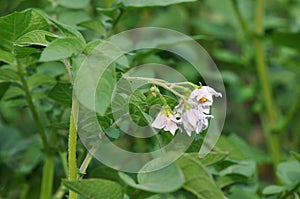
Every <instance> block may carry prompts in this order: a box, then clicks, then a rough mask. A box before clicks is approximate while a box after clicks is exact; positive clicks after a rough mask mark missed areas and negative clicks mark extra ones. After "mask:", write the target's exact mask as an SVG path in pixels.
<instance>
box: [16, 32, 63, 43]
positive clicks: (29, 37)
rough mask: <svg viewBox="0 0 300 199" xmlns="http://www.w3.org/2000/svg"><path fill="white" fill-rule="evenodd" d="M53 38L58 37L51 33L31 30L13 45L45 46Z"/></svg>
mask: <svg viewBox="0 0 300 199" xmlns="http://www.w3.org/2000/svg"><path fill="white" fill-rule="evenodd" d="M54 38H58V36H57V35H55V34H53V33H51V32H48V31H45V30H33V31H30V32H28V33H26V34H24V35H22V36H21V37H19V38H18V39H17V40H16V42H15V43H16V45H19V46H30V45H38V46H47V45H48V44H50V42H51V40H53V39H54Z"/></svg>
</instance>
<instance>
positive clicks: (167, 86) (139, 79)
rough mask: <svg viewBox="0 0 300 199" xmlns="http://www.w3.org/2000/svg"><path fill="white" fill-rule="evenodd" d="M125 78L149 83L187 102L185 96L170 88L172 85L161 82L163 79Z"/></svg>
mask: <svg viewBox="0 0 300 199" xmlns="http://www.w3.org/2000/svg"><path fill="white" fill-rule="evenodd" d="M124 78H125V79H128V80H138V81H144V82H148V83H151V84H154V85H157V86H160V87H162V88H164V89H166V90H168V91H170V92H172V93H173V94H174V95H176V96H177V97H180V98H181V99H184V100H186V98H187V97H186V96H183V95H181V94H180V93H178V92H177V91H175V90H174V89H172V88H170V86H169V85H172V83H169V82H165V81H164V80H161V79H156V78H147V77H124Z"/></svg>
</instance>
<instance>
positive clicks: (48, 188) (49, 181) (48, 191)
mask: <svg viewBox="0 0 300 199" xmlns="http://www.w3.org/2000/svg"><path fill="white" fill-rule="evenodd" d="M53 175H54V161H53V156H52V155H48V156H46V160H45V165H44V168H43V179H42V190H41V196H40V198H41V199H51V195H52V188H53Z"/></svg>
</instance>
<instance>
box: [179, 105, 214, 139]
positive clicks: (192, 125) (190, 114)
mask: <svg viewBox="0 0 300 199" xmlns="http://www.w3.org/2000/svg"><path fill="white" fill-rule="evenodd" d="M212 117H213V116H212V115H206V114H204V113H203V112H202V111H201V110H199V109H196V108H194V109H188V110H186V111H185V112H184V113H183V114H182V123H183V127H184V129H185V130H186V133H187V134H188V135H189V136H191V133H192V131H195V132H196V134H198V133H200V132H202V131H204V130H205V129H206V128H207V127H208V118H212Z"/></svg>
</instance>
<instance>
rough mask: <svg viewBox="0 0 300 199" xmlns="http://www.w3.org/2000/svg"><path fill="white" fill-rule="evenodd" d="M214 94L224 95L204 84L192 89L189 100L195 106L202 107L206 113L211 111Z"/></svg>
mask: <svg viewBox="0 0 300 199" xmlns="http://www.w3.org/2000/svg"><path fill="white" fill-rule="evenodd" d="M213 96H215V97H222V94H221V93H219V92H217V91H215V90H214V89H213V88H211V87H209V86H202V87H201V88H197V89H195V90H193V91H192V93H191V95H190V97H189V100H188V102H189V103H190V104H191V105H192V106H193V107H195V106H198V107H199V108H202V110H203V112H204V113H209V110H210V106H211V105H212V103H213Z"/></svg>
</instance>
